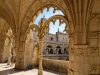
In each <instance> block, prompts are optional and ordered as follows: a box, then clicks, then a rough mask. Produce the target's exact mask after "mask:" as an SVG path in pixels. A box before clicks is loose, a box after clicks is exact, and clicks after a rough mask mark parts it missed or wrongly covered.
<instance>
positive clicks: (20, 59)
mask: <svg viewBox="0 0 100 75" xmlns="http://www.w3.org/2000/svg"><path fill="white" fill-rule="evenodd" d="M19 44H20V47H19V48H17V50H16V64H15V68H16V69H25V68H26V65H25V41H20V42H19Z"/></svg>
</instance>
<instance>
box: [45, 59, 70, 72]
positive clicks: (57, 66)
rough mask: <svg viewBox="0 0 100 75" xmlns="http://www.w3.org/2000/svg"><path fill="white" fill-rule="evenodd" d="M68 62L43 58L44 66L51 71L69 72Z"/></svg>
mask: <svg viewBox="0 0 100 75" xmlns="http://www.w3.org/2000/svg"><path fill="white" fill-rule="evenodd" d="M68 64H69V61H65V60H54V59H43V68H44V69H47V70H51V71H56V72H62V73H68Z"/></svg>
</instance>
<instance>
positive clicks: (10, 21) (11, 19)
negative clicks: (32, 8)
mask: <svg viewBox="0 0 100 75" xmlns="http://www.w3.org/2000/svg"><path fill="white" fill-rule="evenodd" d="M0 9H1V10H2V11H0V17H1V18H2V19H4V20H5V21H6V22H7V23H8V25H9V26H10V27H11V29H12V32H13V34H14V35H15V32H16V31H15V30H16V26H15V19H14V16H13V15H12V13H11V12H10V10H9V9H8V8H6V9H5V8H3V7H1V6H0Z"/></svg>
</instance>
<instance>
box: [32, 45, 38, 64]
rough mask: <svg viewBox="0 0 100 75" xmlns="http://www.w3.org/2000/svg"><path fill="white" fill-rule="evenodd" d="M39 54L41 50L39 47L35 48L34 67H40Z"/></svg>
mask: <svg viewBox="0 0 100 75" xmlns="http://www.w3.org/2000/svg"><path fill="white" fill-rule="evenodd" d="M38 54H39V49H38V47H37V46H36V47H35V48H34V54H33V55H34V57H33V66H38V64H39V63H38V62H39V57H38Z"/></svg>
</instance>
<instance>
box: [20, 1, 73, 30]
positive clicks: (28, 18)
mask: <svg viewBox="0 0 100 75" xmlns="http://www.w3.org/2000/svg"><path fill="white" fill-rule="evenodd" d="M37 3H38V2H37ZM37 5H38V4H37ZM48 6H49V7H50V6H51V7H52V6H53V7H57V8H59V9H60V10H61V11H63V13H64V15H65V16H66V17H67V18H68V22H69V24H71V25H72V22H71V18H70V16H69V13H68V11H67V13H66V11H65V10H64V9H63V8H64V7H62V6H61V5H60V4H58V3H56V2H54V3H53V2H45V3H44V4H41V5H39V6H37V7H36V8H34V4H32V5H30V7H29V8H28V10H27V12H26V15H25V17H24V19H23V21H22V23H21V28H22V30H24V32H25V31H26V30H27V28H28V27H29V23H30V22H32V20H33V19H34V18H36V13H37V12H38V11H40V10H41V9H44V8H45V7H48ZM33 8H34V11H32V9H33ZM32 17H33V18H32ZM72 30H73V29H72Z"/></svg>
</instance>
